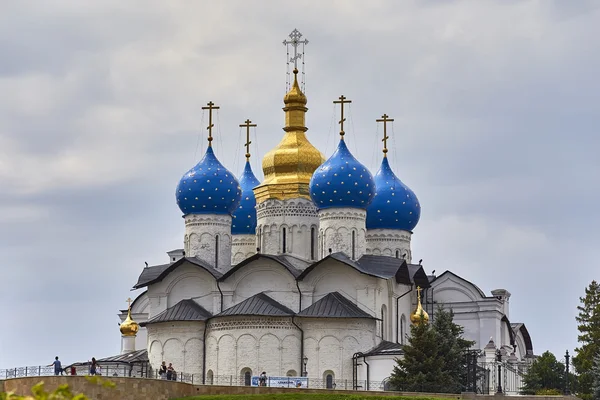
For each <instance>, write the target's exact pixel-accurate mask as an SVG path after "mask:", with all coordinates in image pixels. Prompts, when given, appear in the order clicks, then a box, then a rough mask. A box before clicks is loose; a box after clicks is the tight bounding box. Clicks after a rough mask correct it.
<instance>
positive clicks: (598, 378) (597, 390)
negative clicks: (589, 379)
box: [592, 354, 600, 400]
mask: <svg viewBox="0 0 600 400" xmlns="http://www.w3.org/2000/svg"><path fill="white" fill-rule="evenodd" d="M592 376H593V379H594V380H593V382H594V383H593V385H592V398H593V399H594V400H600V354H596V357H595V358H594V366H593V368H592Z"/></svg>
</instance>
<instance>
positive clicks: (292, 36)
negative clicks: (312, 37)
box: [283, 29, 308, 69]
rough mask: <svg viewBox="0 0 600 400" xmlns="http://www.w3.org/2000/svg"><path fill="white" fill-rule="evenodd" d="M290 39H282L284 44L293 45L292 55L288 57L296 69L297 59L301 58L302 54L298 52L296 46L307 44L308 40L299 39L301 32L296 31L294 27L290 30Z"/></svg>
mask: <svg viewBox="0 0 600 400" xmlns="http://www.w3.org/2000/svg"><path fill="white" fill-rule="evenodd" d="M289 37H290V39H291V40H287V39H286V40H284V41H283V44H284V45H285V46H287V45H288V44H291V45H292V46H293V47H294V56H293V57H291V58H290V62H293V63H294V68H295V69H298V60H299V59H300V58H302V54H298V46H299V45H301V44H304V45H307V44H308V40H306V39H304V40H300V38H301V37H302V34H301V33H300V32H299V31H298V29H294V30H293V31H292V33H290V35H289Z"/></svg>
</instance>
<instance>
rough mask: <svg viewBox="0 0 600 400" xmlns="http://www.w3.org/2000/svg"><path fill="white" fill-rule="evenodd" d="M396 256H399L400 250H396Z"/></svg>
mask: <svg viewBox="0 0 600 400" xmlns="http://www.w3.org/2000/svg"><path fill="white" fill-rule="evenodd" d="M396 258H400V250H396Z"/></svg>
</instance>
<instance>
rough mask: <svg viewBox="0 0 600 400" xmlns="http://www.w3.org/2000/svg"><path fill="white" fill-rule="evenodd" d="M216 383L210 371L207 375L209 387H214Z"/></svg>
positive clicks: (210, 370)
mask: <svg viewBox="0 0 600 400" xmlns="http://www.w3.org/2000/svg"><path fill="white" fill-rule="evenodd" d="M213 382H214V374H213V371H212V369H209V370H208V372H207V373H206V383H207V384H209V385H212V384H213Z"/></svg>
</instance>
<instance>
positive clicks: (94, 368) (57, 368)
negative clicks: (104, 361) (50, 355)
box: [49, 356, 101, 375]
mask: <svg viewBox="0 0 600 400" xmlns="http://www.w3.org/2000/svg"><path fill="white" fill-rule="evenodd" d="M88 362H89V361H88ZM52 366H53V367H54V375H63V372H64V373H66V368H63V367H62V364H61V362H60V360H59V359H58V356H56V357H54V362H53V363H52V364H50V365H49V367H52ZM100 371H101V370H100V365H99V364H98V362H97V361H96V359H95V358H94V357H92V362H90V375H101V374H100ZM71 375H77V369H76V368H75V366H74V365H71Z"/></svg>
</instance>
